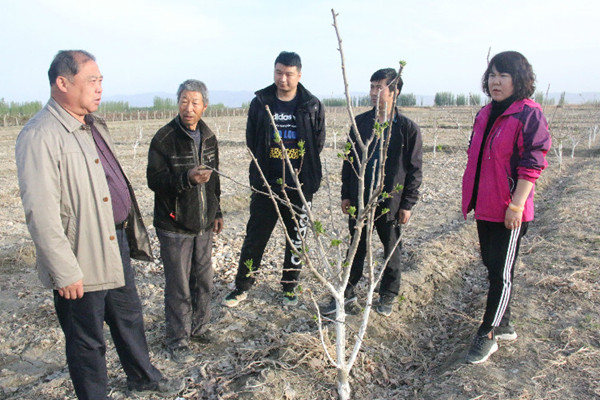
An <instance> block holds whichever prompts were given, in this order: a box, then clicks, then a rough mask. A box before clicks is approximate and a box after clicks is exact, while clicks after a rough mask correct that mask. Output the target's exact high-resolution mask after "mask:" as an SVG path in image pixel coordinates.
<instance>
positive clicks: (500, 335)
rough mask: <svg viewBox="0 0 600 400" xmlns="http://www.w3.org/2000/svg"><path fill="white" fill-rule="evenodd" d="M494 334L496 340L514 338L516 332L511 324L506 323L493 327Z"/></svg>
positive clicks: (515, 337)
mask: <svg viewBox="0 0 600 400" xmlns="http://www.w3.org/2000/svg"><path fill="white" fill-rule="evenodd" d="M494 336H495V337H496V339H497V340H506V341H509V340H516V339H517V332H515V327H514V326H512V324H510V323H509V324H508V325H506V326H502V325H500V326H497V327H495V328H494Z"/></svg>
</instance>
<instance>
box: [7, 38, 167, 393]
mask: <svg viewBox="0 0 600 400" xmlns="http://www.w3.org/2000/svg"><path fill="white" fill-rule="evenodd" d="M48 77H49V79H50V88H51V98H50V100H49V101H48V103H47V104H46V106H45V107H44V108H43V109H42V110H41V111H40V112H39V113H37V114H36V115H35V116H34V117H33V118H32V119H31V120H30V121H29V122H28V123H27V124H26V125H25V127H24V128H23V130H22V131H21V133H20V134H19V137H18V138H17V144H16V161H17V169H18V176H19V186H20V189H21V200H22V202H23V207H24V209H25V218H26V221H27V227H28V228H29V232H30V234H31V237H32V239H33V242H34V244H35V248H36V254H37V268H38V272H39V276H40V279H41V281H42V282H43V283H44V285H45V286H46V287H48V288H51V289H53V290H54V305H55V309H56V314H57V316H58V319H59V322H60V325H61V327H62V329H63V332H64V334H65V343H66V357H67V364H68V366H69V373H70V375H71V380H72V382H73V386H74V388H75V393H76V394H77V397H78V398H79V399H93V400H97V399H106V397H107V384H108V378H107V371H106V359H105V353H106V344H105V341H104V329H103V326H104V321H106V323H107V324H108V325H109V327H110V330H111V334H112V337H113V341H114V343H115V347H116V350H117V352H118V354H119V359H120V360H121V364H122V365H123V369H124V370H125V373H126V375H127V387H128V389H129V390H130V391H131V392H134V393H145V392H159V393H164V394H166V393H170V392H175V391H176V388H175V387H174V385H173V382H170V381H167V380H166V379H164V378H163V377H162V375H161V373H160V372H159V371H158V370H157V369H156V368H155V367H154V366H153V365H152V363H151V362H150V357H149V354H148V345H147V343H146V337H145V334H144V320H143V316H142V306H141V303H140V299H139V297H138V294H137V290H136V287H135V281H134V272H133V269H132V268H131V264H130V256H133V257H136V258H139V259H142V260H151V259H152V257H151V250H150V241H149V240H148V235H147V232H146V228H145V227H144V224H143V222H142V219H141V215H140V212H139V209H138V206H137V203H136V200H135V196H134V193H133V190H132V188H131V185H130V184H129V181H128V180H127V178H126V176H125V174H124V173H123V170H122V169H121V166H120V164H119V162H118V161H117V158H116V156H115V152H114V146H113V143H112V140H111V138H110V135H109V133H108V128H107V126H106V124H105V123H104V121H102V120H101V119H99V118H98V117H97V116H94V115H93V114H92V113H93V112H94V111H96V110H97V109H98V106H99V104H100V99H101V95H102V75H101V74H100V70H99V68H98V65H97V64H96V62H95V58H94V56H92V55H91V54H89V53H88V52H85V51H82V50H75V51H60V52H59V53H58V54H57V55H56V57H55V58H54V60H53V61H52V64H51V65H50V69H49V70H48Z"/></svg>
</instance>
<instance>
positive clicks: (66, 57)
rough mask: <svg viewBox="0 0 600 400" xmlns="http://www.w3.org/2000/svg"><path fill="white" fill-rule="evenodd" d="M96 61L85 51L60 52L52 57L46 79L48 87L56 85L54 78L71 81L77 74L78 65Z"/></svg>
mask: <svg viewBox="0 0 600 400" xmlns="http://www.w3.org/2000/svg"><path fill="white" fill-rule="evenodd" d="M90 60H91V61H96V57H94V56H93V55H91V54H90V53H88V52H87V51H85V50H61V51H59V52H58V54H56V56H54V60H52V63H51V64H50V69H48V79H49V80H50V86H52V85H54V84H55V83H56V78H58V77H59V76H64V77H65V78H67V79H69V81H72V80H73V77H74V76H75V75H77V73H78V72H79V65H81V64H83V63H85V62H88V61H90Z"/></svg>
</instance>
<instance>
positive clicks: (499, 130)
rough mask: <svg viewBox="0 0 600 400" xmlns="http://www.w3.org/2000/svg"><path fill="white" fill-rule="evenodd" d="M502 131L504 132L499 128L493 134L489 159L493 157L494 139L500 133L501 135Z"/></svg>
mask: <svg viewBox="0 0 600 400" xmlns="http://www.w3.org/2000/svg"><path fill="white" fill-rule="evenodd" d="M500 132H502V128H498V129H497V130H496V133H494V134H493V135H492V137H491V138H490V146H489V148H490V154H489V155H488V160H490V159H491V158H492V145H493V144H494V139H495V138H496V137H497V136H498V135H500Z"/></svg>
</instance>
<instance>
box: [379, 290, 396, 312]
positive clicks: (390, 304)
mask: <svg viewBox="0 0 600 400" xmlns="http://www.w3.org/2000/svg"><path fill="white" fill-rule="evenodd" d="M395 300H396V297H395V296H390V295H386V294H384V295H381V296H379V304H377V307H375V311H377V313H378V314H381V315H383V316H385V317H389V316H390V315H392V311H393V309H394V303H395Z"/></svg>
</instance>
